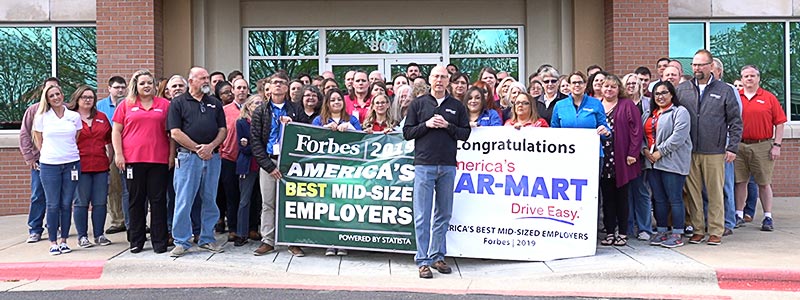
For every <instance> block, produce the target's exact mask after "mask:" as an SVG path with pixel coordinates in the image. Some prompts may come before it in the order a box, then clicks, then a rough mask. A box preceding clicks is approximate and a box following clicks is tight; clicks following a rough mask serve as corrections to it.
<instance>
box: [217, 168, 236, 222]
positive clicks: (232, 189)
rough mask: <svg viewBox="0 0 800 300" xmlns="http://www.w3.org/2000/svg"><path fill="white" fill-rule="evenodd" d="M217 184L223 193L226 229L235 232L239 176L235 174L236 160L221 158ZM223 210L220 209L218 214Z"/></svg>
mask: <svg viewBox="0 0 800 300" xmlns="http://www.w3.org/2000/svg"><path fill="white" fill-rule="evenodd" d="M219 186H220V188H221V189H222V191H223V192H224V193H225V203H226V208H225V210H224V211H225V217H226V218H228V231H230V232H236V223H237V214H238V213H239V176H237V175H236V162H235V161H230V160H227V159H224V158H223V159H222V166H221V168H220V174H219ZM222 212H223V210H222V209H220V216H221V215H222Z"/></svg>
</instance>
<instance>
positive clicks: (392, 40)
mask: <svg viewBox="0 0 800 300" xmlns="http://www.w3.org/2000/svg"><path fill="white" fill-rule="evenodd" d="M325 38H326V40H327V45H326V46H327V50H328V54H374V53H441V52H442V31H441V30H440V29H386V30H384V29H380V30H376V29H359V30H328V31H327V34H326V36H325Z"/></svg>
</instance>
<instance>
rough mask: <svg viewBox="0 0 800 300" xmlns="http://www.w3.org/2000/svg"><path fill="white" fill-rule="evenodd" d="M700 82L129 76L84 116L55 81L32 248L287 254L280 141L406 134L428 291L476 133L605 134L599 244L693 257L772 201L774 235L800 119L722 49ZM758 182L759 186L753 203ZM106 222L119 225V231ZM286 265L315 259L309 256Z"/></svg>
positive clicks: (36, 166)
mask: <svg viewBox="0 0 800 300" xmlns="http://www.w3.org/2000/svg"><path fill="white" fill-rule="evenodd" d="M691 68H692V71H693V76H688V78H684V77H685V76H683V75H682V66H681V65H680V62H678V61H676V60H670V59H668V58H662V59H659V60H658V61H657V62H656V70H657V72H656V74H652V73H651V72H650V69H649V68H647V67H644V66H642V67H639V68H637V69H636V70H635V71H634V72H632V73H630V74H626V75H624V76H621V77H620V76H617V75H614V74H610V73H607V72H605V71H603V70H602V68H600V67H599V66H590V67H589V68H588V69H587V73H583V72H581V71H576V72H572V73H570V74H568V75H560V73H559V71H558V70H557V69H556V68H554V67H553V66H550V65H543V66H542V67H540V68H539V69H538V70H537V72H535V73H533V74H531V75H530V76H529V77H528V78H527V82H525V83H523V82H521V81H518V80H516V79H515V78H513V77H511V76H509V74H508V73H507V72H496V71H495V70H494V69H492V68H491V67H486V68H483V69H482V70H480V72H479V73H478V74H474V75H475V76H474V77H475V78H477V80H476V81H474V82H471V80H470V76H469V75H468V74H465V73H461V72H459V71H458V67H457V66H455V65H452V64H451V65H448V66H446V67H444V66H437V67H434V68H433V69H432V70H430V72H429V73H430V74H428V76H427V79H426V78H425V76H424V75H423V74H421V70H420V66H419V65H417V64H414V63H411V64H409V65H408V66H407V68H406V72H405V73H401V74H397V75H395V76H393V77H392V78H391V79H389V78H387V79H384V76H383V74H381V73H380V72H378V71H374V72H371V73H367V72H364V71H361V70H351V71H348V72H347V73H346V74H345V77H344V78H343V79H344V80H343V86H342V88H341V89H340V85H339V82H338V81H337V79H336V78H334V75H333V73H332V72H330V71H325V72H323V73H322V74H320V75H319V76H311V75H308V74H299V75H297V76H294V78H296V79H291V78H292V77H290V75H289V74H287V73H286V72H285V71H282V70H278V71H276V72H275V73H274V74H273V75H272V76H270V77H269V78H264V79H261V80H258V81H257V84H256V92H255V93H251V90H250V84H249V83H248V82H247V81H246V80H245V79H244V78H243V75H242V73H241V72H238V71H234V72H231V73H230V74H229V75H228V76H227V77H226V76H225V74H223V73H221V72H213V73H211V74H209V73H208V71H207V70H205V69H203V68H200V67H195V68H192V69H191V70H190V71H189V76H188V79H187V78H184V77H182V76H180V75H174V76H172V77H170V78H165V79H162V80H157V78H156V77H155V76H154V75H153V74H151V73H150V72H148V71H146V70H141V71H137V72H136V73H134V74H133V76H132V77H131V78H130V79H129V80H128V81H127V82H126V80H125V79H124V78H122V77H119V76H114V77H112V78H110V80H109V81H108V93H109V96H108V97H107V98H105V99H102V100H100V101H98V99H97V92H96V90H95V89H93V88H91V87H86V86H83V87H79V88H78V89H77V90H76V92H75V93H74V94H73V95H72V96H71V97H70V101H68V102H67V101H65V97H66V96H65V95H64V94H63V90H62V89H61V87H60V86H59V83H58V80H57V79H56V78H50V79H48V80H47V81H45V84H44V88H43V90H42V96H41V101H40V102H39V103H36V104H34V105H32V106H31V107H30V108H29V109H28V111H27V112H26V114H25V118H24V119H23V128H22V130H21V131H20V149H21V151H22V153H23V157H24V159H25V161H26V163H28V165H30V167H31V187H32V196H31V210H30V215H29V221H28V225H29V228H30V231H29V234H30V235H29V238H28V242H37V241H38V240H39V239H41V236H42V233H43V228H42V224H43V220H44V217H45V216H46V217H47V219H46V224H47V229H48V233H49V234H48V236H49V240H50V243H51V247H50V250H49V251H50V253H51V254H54V255H57V254H62V253H68V252H70V251H71V249H70V247H69V245H68V244H67V237H68V234H69V230H70V225H71V219H74V222H75V226H76V229H77V232H78V243H77V245H78V246H79V247H83V248H86V247H91V246H94V245H108V244H110V243H111V241H109V239H108V238H106V236H105V234H111V233H116V232H121V231H127V240H128V242H129V243H130V252H132V253H139V252H141V251H143V249H144V246H145V240H146V233H148V232H149V233H150V239H151V241H152V250H153V251H154V252H156V253H164V252H167V251H168V247H169V246H172V245H174V248H172V250H171V254H170V255H172V256H174V257H178V256H181V255H183V254H185V253H186V252H187V251H188V249H190V248H191V247H192V245H193V244H197V245H198V246H199V247H200V248H201V249H205V250H207V251H211V252H214V253H219V252H222V251H223V249H222V247H220V245H218V244H217V243H216V240H215V238H214V232H215V231H218V232H221V231H225V227H227V231H228V232H229V233H228V240H229V241H231V242H233V244H234V246H237V247H238V246H243V245H245V244H247V243H248V240H249V239H250V240H257V241H260V245H259V247H258V248H257V249H256V250H255V251H254V255H265V254H268V253H272V252H274V251H275V204H276V203H275V201H276V192H277V187H278V181H279V180H280V179H281V177H282V173H281V170H279V168H278V159H279V156H280V153H281V151H280V149H281V148H280V144H281V141H282V137H281V128H282V126H284V125H285V124H287V123H289V122H299V123H307V124H312V125H315V126H319V127H322V128H327V129H330V130H334V131H363V132H365V133H368V134H385V133H391V132H402V134H403V136H404V137H405V138H406V139H408V140H414V141H415V153H416V154H415V155H416V156H415V160H414V164H415V176H416V177H415V180H414V213H415V228H416V244H417V249H418V251H417V254H416V255H415V261H416V263H417V265H418V267H419V275H420V277H422V278H432V277H433V274H432V272H431V268H433V269H436V270H437V271H439V272H440V273H450V272H451V268H450V267H449V266H448V265H447V264H446V262H445V261H444V255H445V253H446V247H445V246H444V241H445V235H446V232H447V227H448V223H449V219H450V215H451V211H452V201H453V193H452V191H453V184H454V178H455V172H456V148H457V147H456V145H457V141H459V140H460V141H466V140H467V139H468V138H469V133H470V131H471V128H475V127H486V126H512V127H514V128H516V129H520V128H522V127H553V128H589V129H593V130H596V132H597V134H598V135H599V136H600V140H601V142H600V145H598V166H599V174H598V176H599V179H600V194H601V203H602V204H601V211H602V230H604V231H605V233H606V236H605V237H603V238H602V239H601V241H600V245H603V246H611V245H615V246H624V245H626V244H627V241H628V236H630V235H636V237H637V238H638V239H641V240H649V242H650V244H651V245H660V246H664V247H678V246H682V245H683V244H684V235H685V234H686V235H687V236H688V237H689V239H688V242H689V243H700V242H703V241H707V243H708V244H710V245H718V244H720V243H721V241H722V236H725V235H729V234H731V233H732V230H733V229H734V228H737V227H739V226H742V225H743V224H744V223H746V222H750V221H752V219H753V216H754V214H755V211H754V210H755V208H754V207H755V204H754V201H755V200H748V199H749V198H751V199H755V197H756V196H755V194H756V192H757V193H758V195H759V196H760V198H761V201H762V206H763V209H764V219H763V221H762V229H763V230H765V231H771V230H773V226H774V225H773V220H772V215H771V198H772V191H771V189H770V182H771V177H772V170H773V166H774V161H775V160H776V159H777V158H778V157H779V156H780V147H781V140H782V133H783V128H782V126H783V123H785V122H786V115H785V113H784V112H783V110H782V108H781V105H780V104H779V103H778V101H777V99H776V98H775V96H774V95H772V94H771V93H770V92H768V91H765V90H763V89H762V88H760V85H759V81H760V77H759V76H760V74H759V70H758V68H757V67H756V66H754V65H747V66H745V67H743V68H742V69H741V72H740V73H741V79H740V82H741V87H734V86H733V85H730V84H727V83H725V82H723V81H722V80H721V78H722V72H723V66H722V63H721V61H719V60H718V59H715V58H714V57H713V56H712V54H711V53H710V52H709V51H707V50H699V51H697V53H696V54H695V56H694V57H693V59H692V64H691ZM651 77H654V78H651ZM526 83H527V85H526ZM751 181H754V183H755V184H756V185H757V186H758V188H757V189H748V183H749V182H751ZM434 191H435V193H434ZM748 194H749V195H748ZM748 196H750V197H749V198H748ZM751 202H752V203H751ZM89 204H91V206H92V228H93V231H92V237H93V238H94V240H93V241H94V242H92V241H91V240H89V235H88V207H89ZM704 207H705V208H704ZM73 210H74V212H73ZM148 211H149V213H150V223H149V227H148V226H147V224H146V220H147V213H148ZM106 215H108V216H109V217H110V219H111V220H110V224H111V226H110V227H109V228H108V230H106V231H104V225H105V222H106ZM653 217H655V221H656V224H655V225H656V226H653V225H652V223H651V219H652V218H653ZM706 235H708V236H707V237H706ZM288 251H289V252H290V253H291V254H292V255H294V256H303V255H304V252H303V250H302V249H301V248H300V247H297V246H290V247H288ZM325 254H326V255H347V251H346V250H345V249H336V248H329V249H327V250H326V252H325Z"/></svg>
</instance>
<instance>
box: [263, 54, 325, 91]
mask: <svg viewBox="0 0 800 300" xmlns="http://www.w3.org/2000/svg"><path fill="white" fill-rule="evenodd" d="M277 70H286V72H287V73H289V77H292V78H294V76H296V75H297V74H300V73H308V74H319V60H317V59H258V60H256V59H251V60H250V73H249V75H250V85H251V88H253V89H255V86H256V82H257V81H258V80H259V79H261V78H267V77H269V76H272V74H274V73H275V71H277Z"/></svg>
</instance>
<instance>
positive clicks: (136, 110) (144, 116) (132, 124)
mask: <svg viewBox="0 0 800 300" xmlns="http://www.w3.org/2000/svg"><path fill="white" fill-rule="evenodd" d="M168 110H169V101H168V100H167V99H164V98H159V97H155V98H153V106H152V107H150V109H149V110H148V109H144V107H142V102H141V101H139V99H138V98H137V99H136V103H134V104H128V103H127V100H123V101H122V102H120V105H118V106H117V110H116V111H115V112H114V119H113V121H114V123H115V124H122V154H123V155H124V156H125V162H128V163H157V164H167V163H169V138H167V111H168Z"/></svg>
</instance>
